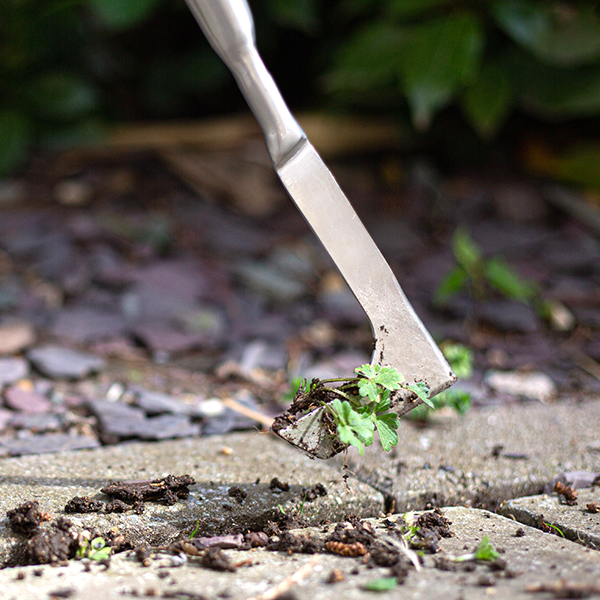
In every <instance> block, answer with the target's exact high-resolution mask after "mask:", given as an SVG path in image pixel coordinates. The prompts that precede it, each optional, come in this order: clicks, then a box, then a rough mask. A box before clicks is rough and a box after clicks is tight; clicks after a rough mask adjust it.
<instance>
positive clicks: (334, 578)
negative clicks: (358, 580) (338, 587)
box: [326, 569, 346, 583]
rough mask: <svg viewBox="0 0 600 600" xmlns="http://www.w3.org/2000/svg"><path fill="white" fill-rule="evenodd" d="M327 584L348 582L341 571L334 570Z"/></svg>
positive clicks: (328, 577)
mask: <svg viewBox="0 0 600 600" xmlns="http://www.w3.org/2000/svg"><path fill="white" fill-rule="evenodd" d="M326 581H327V583H340V582H342V581H346V578H345V577H344V574H343V573H342V572H341V571H340V570H339V569H333V570H332V571H331V573H329V575H328V576H327V580H326Z"/></svg>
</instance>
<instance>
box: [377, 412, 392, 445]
mask: <svg viewBox="0 0 600 600" xmlns="http://www.w3.org/2000/svg"><path fill="white" fill-rule="evenodd" d="M374 420H375V427H377V433H378V434H379V441H380V442H381V447H382V448H383V449H384V450H385V451H386V452H389V451H390V450H391V449H392V446H396V445H398V432H397V429H398V415H397V414H396V413H385V414H383V415H377V416H375V417H374Z"/></svg>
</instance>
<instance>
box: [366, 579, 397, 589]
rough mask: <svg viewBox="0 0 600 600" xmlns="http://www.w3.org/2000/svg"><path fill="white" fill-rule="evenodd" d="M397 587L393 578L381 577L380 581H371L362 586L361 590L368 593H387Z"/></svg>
mask: <svg viewBox="0 0 600 600" xmlns="http://www.w3.org/2000/svg"><path fill="white" fill-rule="evenodd" d="M397 585H398V580H397V579H396V578H395V577H381V578H380V579H371V581H367V583H365V584H364V585H363V590H367V591H369V592H387V591H389V590H393V589H394V588H395V587H396V586H397Z"/></svg>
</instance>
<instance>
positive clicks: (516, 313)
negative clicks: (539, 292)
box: [477, 300, 540, 333]
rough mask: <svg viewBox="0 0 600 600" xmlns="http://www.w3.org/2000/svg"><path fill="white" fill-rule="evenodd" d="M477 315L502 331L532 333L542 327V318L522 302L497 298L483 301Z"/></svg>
mask: <svg viewBox="0 0 600 600" xmlns="http://www.w3.org/2000/svg"><path fill="white" fill-rule="evenodd" d="M477 310H478V313H477V316H478V317H479V318H480V319H481V320H482V321H485V322H486V323H489V324H490V325H493V326H494V327H497V328H498V329H500V330H501V331H516V332H520V333H531V332H534V331H537V330H538V329H539V328H540V320H539V318H538V316H537V314H536V313H535V311H534V310H533V309H532V308H531V307H530V306H527V305H526V304H523V303H522V302H516V301H513V300H496V301H493V302H485V303H481V304H480V305H479V306H478V309H477Z"/></svg>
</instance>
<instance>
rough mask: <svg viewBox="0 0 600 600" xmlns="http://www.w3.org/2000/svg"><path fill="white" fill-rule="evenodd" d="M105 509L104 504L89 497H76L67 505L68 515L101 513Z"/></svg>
mask: <svg viewBox="0 0 600 600" xmlns="http://www.w3.org/2000/svg"><path fill="white" fill-rule="evenodd" d="M103 508H104V502H100V500H94V499H93V498H90V497H89V496H74V497H73V498H71V499H70V500H69V501H68V502H67V503H66V504H65V512H66V513H79V514H86V513H93V512H100V511H101V510H102V509H103Z"/></svg>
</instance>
